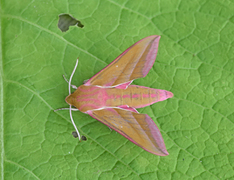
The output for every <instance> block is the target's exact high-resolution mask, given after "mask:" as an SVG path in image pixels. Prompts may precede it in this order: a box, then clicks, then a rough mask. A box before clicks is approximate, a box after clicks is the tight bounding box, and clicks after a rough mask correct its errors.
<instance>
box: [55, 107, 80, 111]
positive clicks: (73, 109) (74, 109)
mask: <svg viewBox="0 0 234 180" xmlns="http://www.w3.org/2000/svg"><path fill="white" fill-rule="evenodd" d="M69 109H70V108H59V109H55V110H54V112H56V111H60V110H69ZM71 110H72V111H79V109H76V108H71Z"/></svg>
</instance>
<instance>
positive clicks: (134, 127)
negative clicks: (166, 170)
mask: <svg viewBox="0 0 234 180" xmlns="http://www.w3.org/2000/svg"><path fill="white" fill-rule="evenodd" d="M87 113H88V114H89V115H90V116H92V117H93V118H95V119H97V120H98V121H100V122H102V123H103V124H105V125H107V126H109V127H110V128H112V129H114V130H115V131H117V132H118V133H120V134H121V135H123V136H124V137H126V138H127V139H129V140H130V141H132V142H133V143H135V144H136V145H138V146H140V147H141V148H143V149H145V150H146V151H148V152H150V153H153V154H156V155H159V156H166V155H168V152H167V150H166V147H165V144H164V141H163V138H162V135H161V133H160V131H159V129H158V127H157V126H156V124H155V123H154V121H153V120H152V119H151V118H150V117H149V116H148V115H147V114H139V113H136V112H133V111H127V110H123V109H121V108H106V109H102V110H95V111H87Z"/></svg>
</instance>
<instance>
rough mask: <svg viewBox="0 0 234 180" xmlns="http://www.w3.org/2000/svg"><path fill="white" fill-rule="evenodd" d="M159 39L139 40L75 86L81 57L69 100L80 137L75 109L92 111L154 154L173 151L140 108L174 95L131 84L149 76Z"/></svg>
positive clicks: (166, 153) (95, 116)
mask: <svg viewBox="0 0 234 180" xmlns="http://www.w3.org/2000/svg"><path fill="white" fill-rule="evenodd" d="M159 39H160V36H157V35H153V36H148V37H146V38H144V39H142V40H140V41H138V42H136V43H135V44H133V45H132V46H131V47H129V48H128V49H127V50H125V51H124V52H123V53H122V54H120V55H119V56H118V57H117V58H116V59H115V60H114V61H113V62H112V63H111V64H109V65H108V66H107V67H105V68H104V69H103V70H101V71H100V72H99V73H97V74H96V75H94V76H93V77H92V78H91V79H89V80H88V81H87V82H86V83H85V84H83V85H81V86H79V87H76V86H74V85H71V80H72V77H73V74H74V72H75V70H76V67H77V64H78V60H77V62H76V65H75V68H74V70H73V72H72V74H71V77H70V80H69V82H68V83H69V95H68V96H67V97H66V102H67V103H68V104H69V105H70V108H69V109H70V117H71V121H72V123H73V125H74V127H75V129H76V132H77V134H78V137H79V139H80V134H79V132H78V130H77V128H76V125H75V123H74V121H73V118H72V115H71V111H72V110H79V111H81V112H83V113H86V114H89V115H90V116H92V117H93V118H95V119H97V120H98V121H100V122H102V123H103V124H105V125H107V126H108V127H110V128H112V129H114V130H115V131H117V132H118V133H120V134H121V135H123V136H124V137H126V138H127V139H129V140H130V141H132V142H133V143H135V144H136V145H138V146H139V147H141V148H143V149H144V150H146V151H148V152H150V153H153V154H156V155H159V156H166V155H168V154H169V153H168V152H167V150H166V147H165V144H164V141H163V138H162V135H161V133H160V131H159V129H158V127H157V125H156V124H155V123H154V121H153V120H152V119H151V118H150V117H149V116H148V115H147V114H141V113H139V112H138V111H137V110H136V109H137V108H142V107H145V106H149V105H151V104H153V103H156V102H158V101H164V100H166V99H168V98H171V97H173V94H172V93H171V92H169V91H166V90H161V89H152V88H148V87H144V86H137V85H131V83H132V81H133V80H134V79H137V78H141V77H145V76H146V75H147V74H148V72H149V70H150V69H151V68H152V66H153V64H154V62H155V59H156V55H157V51H158V44H159ZM70 87H73V88H75V89H76V90H75V92H73V93H70ZM71 106H74V107H75V108H71Z"/></svg>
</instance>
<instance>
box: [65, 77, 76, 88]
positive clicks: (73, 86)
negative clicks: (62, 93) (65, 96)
mask: <svg viewBox="0 0 234 180" xmlns="http://www.w3.org/2000/svg"><path fill="white" fill-rule="evenodd" d="M63 78H64V79H65V81H66V82H67V83H68V84H69V82H68V80H67V79H66V78H65V76H64V75H63ZM71 87H72V88H73V89H77V87H76V86H75V85H72V84H71Z"/></svg>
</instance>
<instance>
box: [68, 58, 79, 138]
mask: <svg viewBox="0 0 234 180" xmlns="http://www.w3.org/2000/svg"><path fill="white" fill-rule="evenodd" d="M77 66H78V59H77V60H76V65H75V67H74V69H73V71H72V73H71V76H70V79H69V82H68V91H69V94H71V80H72V77H73V75H74V73H75V71H76V68H77ZM69 112H70V118H71V122H72V124H73V126H74V128H75V130H76V132H77V135H78V137H79V140H80V133H79V131H78V129H77V127H76V124H75V122H74V121H73V118H72V107H71V105H69Z"/></svg>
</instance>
